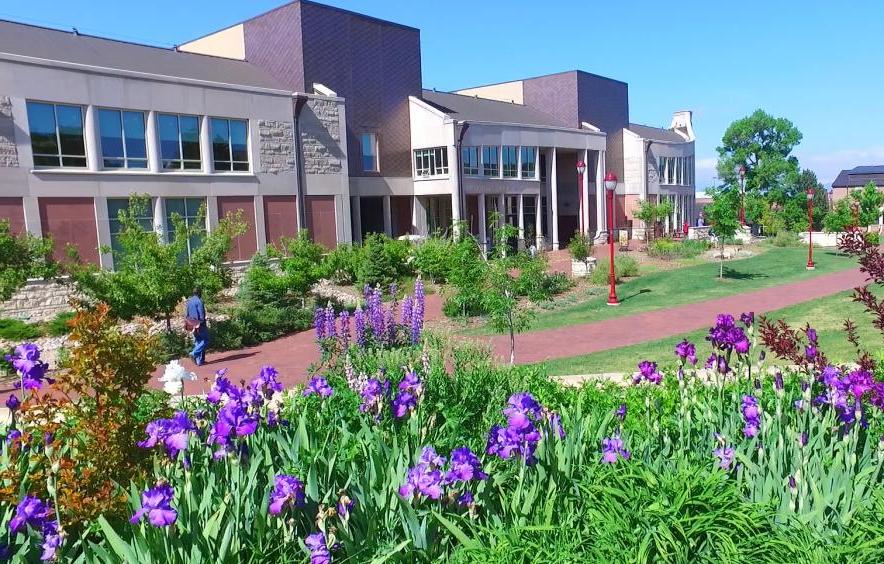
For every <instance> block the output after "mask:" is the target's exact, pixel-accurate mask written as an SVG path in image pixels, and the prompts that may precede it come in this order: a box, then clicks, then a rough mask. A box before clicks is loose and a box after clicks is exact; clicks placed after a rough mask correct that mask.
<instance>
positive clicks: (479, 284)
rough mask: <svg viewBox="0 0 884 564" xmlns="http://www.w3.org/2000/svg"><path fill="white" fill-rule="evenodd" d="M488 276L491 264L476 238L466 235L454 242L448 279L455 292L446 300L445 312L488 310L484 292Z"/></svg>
mask: <svg viewBox="0 0 884 564" xmlns="http://www.w3.org/2000/svg"><path fill="white" fill-rule="evenodd" d="M487 277H488V264H487V263H486V262H485V260H484V259H483V258H482V253H481V251H480V250H479V245H478V244H477V243H476V240H475V239H473V238H471V237H465V238H463V239H461V240H460V241H458V242H457V243H455V244H454V245H452V248H451V260H450V262H449V273H448V283H449V288H450V289H451V290H453V291H454V293H453V294H451V295H449V296H448V297H447V299H446V300H445V304H444V305H443V311H444V313H445V315H447V316H449V317H459V316H462V317H466V316H472V315H482V314H483V313H485V307H484V305H483V300H482V294H483V289H484V286H485V280H486V278H487Z"/></svg>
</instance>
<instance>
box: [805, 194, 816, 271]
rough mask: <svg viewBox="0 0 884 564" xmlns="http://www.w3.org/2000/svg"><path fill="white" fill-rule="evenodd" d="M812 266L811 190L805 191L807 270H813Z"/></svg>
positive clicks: (813, 266)
mask: <svg viewBox="0 0 884 564" xmlns="http://www.w3.org/2000/svg"><path fill="white" fill-rule="evenodd" d="M815 268H816V266H815V265H814V264H813V188H808V189H807V270H814V269H815Z"/></svg>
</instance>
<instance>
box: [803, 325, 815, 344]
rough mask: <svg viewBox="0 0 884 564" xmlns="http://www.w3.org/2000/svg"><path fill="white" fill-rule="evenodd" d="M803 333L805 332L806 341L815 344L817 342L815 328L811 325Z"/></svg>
mask: <svg viewBox="0 0 884 564" xmlns="http://www.w3.org/2000/svg"><path fill="white" fill-rule="evenodd" d="M805 333H806V334H807V340H808V342H810V343H812V344H814V345H815V344H816V343H817V335H816V329H814V328H813V327H808V328H807V330H806V331H805Z"/></svg>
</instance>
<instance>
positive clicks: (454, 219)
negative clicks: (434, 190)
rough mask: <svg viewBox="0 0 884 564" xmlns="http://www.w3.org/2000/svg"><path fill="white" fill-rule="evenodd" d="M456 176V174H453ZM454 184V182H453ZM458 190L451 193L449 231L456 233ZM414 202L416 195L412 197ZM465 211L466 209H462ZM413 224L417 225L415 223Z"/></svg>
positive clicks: (458, 202)
mask: <svg viewBox="0 0 884 564" xmlns="http://www.w3.org/2000/svg"><path fill="white" fill-rule="evenodd" d="M455 176H457V175H455ZM455 186H456V184H455ZM458 193H459V191H458V190H454V191H453V192H452V193H451V233H452V234H454V235H457V230H458V229H459V227H458V225H459V223H460V220H461V217H460V196H459V195H458ZM414 200H415V202H416V201H417V196H415V197H414ZM464 211H465V212H466V210H464ZM414 225H417V223H415V224H414Z"/></svg>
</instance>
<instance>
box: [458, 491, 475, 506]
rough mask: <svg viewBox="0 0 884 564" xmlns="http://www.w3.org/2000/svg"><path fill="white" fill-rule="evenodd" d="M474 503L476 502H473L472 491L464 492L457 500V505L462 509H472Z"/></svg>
mask: <svg viewBox="0 0 884 564" xmlns="http://www.w3.org/2000/svg"><path fill="white" fill-rule="evenodd" d="M474 503H475V502H474V501H473V492H471V491H470V490H466V491H464V492H463V493H462V494H460V496H458V498H457V504H458V505H460V506H462V507H470V506H471V505H473V504H474Z"/></svg>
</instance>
